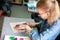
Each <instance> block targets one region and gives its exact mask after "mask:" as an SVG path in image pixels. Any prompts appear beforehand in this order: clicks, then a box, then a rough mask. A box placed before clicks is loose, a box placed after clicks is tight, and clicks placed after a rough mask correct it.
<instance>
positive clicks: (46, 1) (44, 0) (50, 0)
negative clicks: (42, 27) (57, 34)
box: [36, 0, 59, 24]
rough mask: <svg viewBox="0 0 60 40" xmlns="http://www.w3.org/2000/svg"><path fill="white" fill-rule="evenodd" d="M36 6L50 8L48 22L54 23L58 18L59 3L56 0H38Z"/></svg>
mask: <svg viewBox="0 0 60 40" xmlns="http://www.w3.org/2000/svg"><path fill="white" fill-rule="evenodd" d="M51 4H53V5H51ZM36 8H43V9H49V8H50V9H51V10H50V17H49V18H48V23H49V24H52V23H54V22H55V21H56V20H57V19H58V18H59V5H58V2H57V1H56V0H40V1H38V3H37V6H36Z"/></svg>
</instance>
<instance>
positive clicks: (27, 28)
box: [17, 25, 32, 33]
mask: <svg viewBox="0 0 60 40" xmlns="http://www.w3.org/2000/svg"><path fill="white" fill-rule="evenodd" d="M17 30H18V31H21V30H26V31H27V32H28V33H30V32H31V30H32V28H31V27H30V26H28V25H20V26H19V28H18V29H17Z"/></svg>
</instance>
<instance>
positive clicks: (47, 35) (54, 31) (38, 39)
mask: <svg viewBox="0 0 60 40" xmlns="http://www.w3.org/2000/svg"><path fill="white" fill-rule="evenodd" d="M59 33H60V20H59V21H57V23H56V24H54V25H53V26H52V27H51V28H50V29H47V30H46V31H44V32H43V35H42V34H40V35H38V33H37V32H36V31H35V30H32V31H31V32H30V37H31V38H32V39H33V40H55V38H56V37H57V36H58V34H59Z"/></svg>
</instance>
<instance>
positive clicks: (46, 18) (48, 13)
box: [18, 0, 60, 40]
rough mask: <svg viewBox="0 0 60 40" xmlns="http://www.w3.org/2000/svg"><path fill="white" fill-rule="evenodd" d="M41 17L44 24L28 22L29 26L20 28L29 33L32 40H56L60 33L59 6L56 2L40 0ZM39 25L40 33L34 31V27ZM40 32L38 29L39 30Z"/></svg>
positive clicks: (38, 7) (39, 10) (38, 4)
mask: <svg viewBox="0 0 60 40" xmlns="http://www.w3.org/2000/svg"><path fill="white" fill-rule="evenodd" d="M36 10H37V11H38V13H39V15H38V16H39V17H41V18H42V19H43V22H42V23H40V22H39V23H34V24H33V25H32V24H31V23H30V22H27V23H26V24H27V25H20V28H18V29H23V30H26V31H27V32H28V33H29V36H30V38H32V40H55V38H56V37H57V36H58V34H59V33H60V19H59V6H58V2H57V1H56V0H40V1H38V3H37V5H36ZM37 24H40V25H39V29H40V30H39V31H38V32H37V31H35V30H33V29H32V26H35V25H37ZM37 30H38V29H37Z"/></svg>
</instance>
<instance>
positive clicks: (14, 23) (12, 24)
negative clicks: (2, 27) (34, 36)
mask: <svg viewBox="0 0 60 40" xmlns="http://www.w3.org/2000/svg"><path fill="white" fill-rule="evenodd" d="M23 23H25V22H13V23H10V26H11V29H12V31H13V32H14V33H17V32H18V31H17V30H15V29H14V27H15V26H16V25H17V24H23ZM24 31H25V30H22V31H20V32H24Z"/></svg>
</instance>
